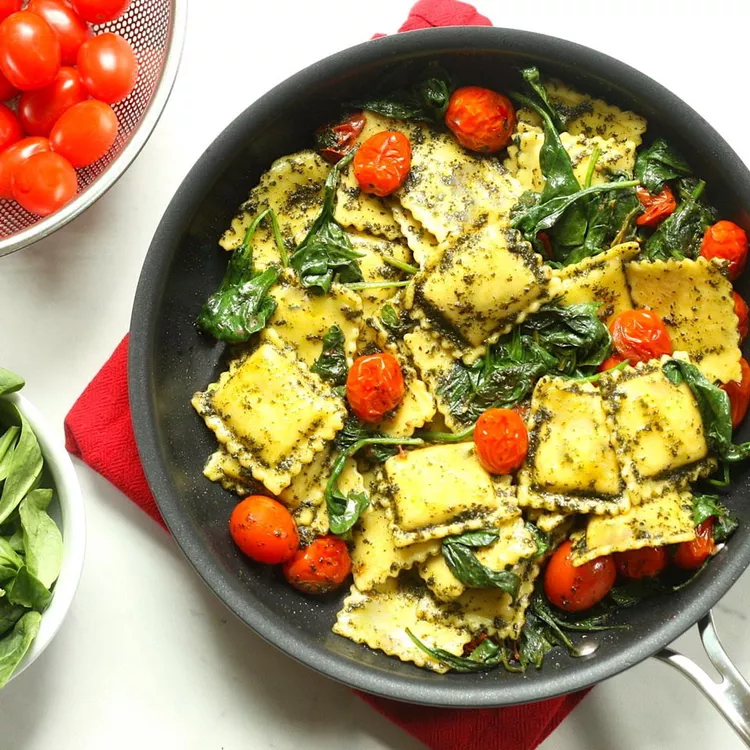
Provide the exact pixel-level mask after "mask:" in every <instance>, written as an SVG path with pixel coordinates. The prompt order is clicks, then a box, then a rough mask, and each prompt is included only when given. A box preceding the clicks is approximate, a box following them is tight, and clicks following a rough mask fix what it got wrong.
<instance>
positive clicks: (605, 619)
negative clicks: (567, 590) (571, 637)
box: [531, 591, 630, 633]
mask: <svg viewBox="0 0 750 750" xmlns="http://www.w3.org/2000/svg"><path fill="white" fill-rule="evenodd" d="M531 609H532V611H533V612H534V613H535V614H536V615H537V617H540V618H541V619H542V620H544V621H545V622H547V623H548V624H550V625H551V624H554V626H555V627H556V628H559V629H560V630H572V631H578V632H583V633H593V632H596V631H598V630H627V629H628V628H629V627H630V626H629V625H611V624H610V619H611V613H610V612H603V613H601V614H595V615H589V616H587V617H572V616H569V615H567V614H566V613H565V612H562V611H561V610H558V609H556V608H554V607H552V605H551V604H550V603H549V601H548V600H547V598H546V597H545V596H543V595H542V593H541V591H537V592H536V593H535V594H534V598H533V599H532V600H531Z"/></svg>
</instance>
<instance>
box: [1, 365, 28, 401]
mask: <svg viewBox="0 0 750 750" xmlns="http://www.w3.org/2000/svg"><path fill="white" fill-rule="evenodd" d="M25 384H26V381H25V380H24V379H23V378H22V377H21V376H20V375H16V374H15V373H14V372H11V371H10V370H6V369H4V368H2V367H0V396H5V395H6V394H7V393H15V392H16V391H20V390H21V388H23V387H24V385H25Z"/></svg>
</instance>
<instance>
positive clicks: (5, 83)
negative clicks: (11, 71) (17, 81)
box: [0, 72, 18, 102]
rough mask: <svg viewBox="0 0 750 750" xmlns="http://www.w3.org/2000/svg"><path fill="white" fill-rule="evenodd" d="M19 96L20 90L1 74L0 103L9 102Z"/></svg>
mask: <svg viewBox="0 0 750 750" xmlns="http://www.w3.org/2000/svg"><path fill="white" fill-rule="evenodd" d="M16 96H18V89H17V88H16V87H15V86H14V85H13V84H12V83H11V82H10V81H9V80H8V79H7V78H6V77H5V76H4V75H3V74H2V73H1V72H0V101H3V102H7V101H8V99H14V98H15V97H16Z"/></svg>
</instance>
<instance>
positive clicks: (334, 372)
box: [310, 324, 349, 386]
mask: <svg viewBox="0 0 750 750" xmlns="http://www.w3.org/2000/svg"><path fill="white" fill-rule="evenodd" d="M344 345H345V340H344V334H343V333H342V332H341V329H340V328H339V327H338V326H337V325H335V324H334V325H332V326H331V327H330V328H329V329H328V331H327V332H326V334H325V335H324V336H323V351H322V352H321V353H320V356H319V357H318V358H317V359H316V360H315V362H314V363H313V366H312V367H311V368H310V369H311V370H312V371H313V372H314V373H315V374H316V375H320V377H321V378H323V380H327V381H328V382H329V383H331V385H335V386H341V385H344V384H345V383H346V376H347V374H348V372H349V368H348V367H347V365H346V352H345V351H344Z"/></svg>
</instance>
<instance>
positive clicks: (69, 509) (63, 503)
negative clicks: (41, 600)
mask: <svg viewBox="0 0 750 750" xmlns="http://www.w3.org/2000/svg"><path fill="white" fill-rule="evenodd" d="M5 398H7V399H8V400H10V401H11V402H12V403H14V404H15V405H16V407H17V408H18V410H19V411H20V412H21V414H23V416H24V417H25V418H26V420H27V421H28V423H29V425H30V426H31V429H32V430H33V431H34V434H35V435H36V438H37V440H38V441H39V447H40V448H41V451H42V456H43V458H44V462H45V467H46V468H47V469H48V470H49V472H50V474H51V475H52V480H53V484H54V490H55V496H54V497H55V498H56V500H57V502H58V504H59V507H60V512H61V514H62V528H61V532H62V536H63V558H62V565H61V567H60V575H59V576H58V578H57V581H56V582H55V586H54V588H53V589H52V594H53V595H52V601H51V602H50V603H49V606H48V607H47V609H45V610H44V612H43V613H42V621H41V624H40V626H39V633H38V634H37V637H36V638H35V639H34V640H33V642H32V644H31V647H30V648H29V650H28V651H27V652H26V654H25V656H24V657H23V659H22V660H21V662H20V664H19V665H18V667H17V668H16V670H15V672H14V673H13V675H12V676H11V678H10V680H9V681H8V683H10V682H12V681H13V680H14V679H15V678H16V677H18V675H20V674H21V673H22V672H23V671H24V670H26V669H27V668H28V667H30V666H31V665H32V664H33V663H34V662H35V661H36V660H37V659H38V658H39V657H40V656H41V654H42V653H43V652H44V650H45V649H46V648H47V646H49V644H50V643H51V642H52V640H53V638H54V637H55V635H57V633H58V631H59V630H60V627H61V626H62V623H63V620H64V619H65V617H66V615H67V614H68V612H69V610H70V607H71V604H72V603H73V598H74V597H75V594H76V591H77V589H78V584H79V582H80V580H81V574H82V573H83V563H84V558H85V555H86V510H85V507H84V503H83V494H82V492H81V485H80V482H79V481H78V475H77V474H76V470H75V467H74V466H73V462H72V461H71V459H70V455H69V454H68V452H67V450H65V446H64V445H63V443H62V442H61V441H60V440H59V438H57V437H56V436H55V435H54V431H53V429H52V428H51V427H50V426H49V424H48V423H47V422H46V421H45V420H44V418H43V417H42V415H41V413H40V412H39V410H38V409H37V408H36V407H35V406H34V405H33V404H32V403H31V402H30V401H29V400H28V399H27V398H26V397H25V396H23V395H22V394H20V393H11V394H9V395H8V396H6V397H5ZM53 502H54V500H53Z"/></svg>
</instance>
